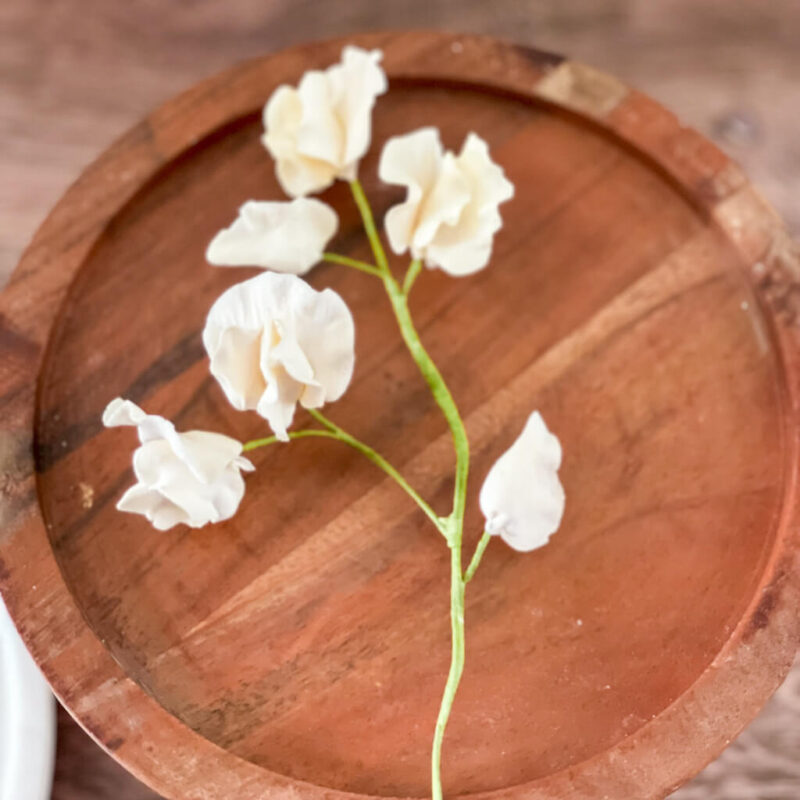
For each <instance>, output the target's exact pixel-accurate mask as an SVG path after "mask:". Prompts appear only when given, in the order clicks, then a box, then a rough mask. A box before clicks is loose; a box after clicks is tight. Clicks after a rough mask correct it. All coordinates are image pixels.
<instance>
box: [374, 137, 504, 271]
mask: <svg viewBox="0 0 800 800" xmlns="http://www.w3.org/2000/svg"><path fill="white" fill-rule="evenodd" d="M378 172H379V175H380V177H381V179H382V180H384V181H385V182H387V183H391V184H399V185H400V186H405V187H406V189H407V195H406V199H405V201H404V202H403V203H400V204H399V205H396V206H394V207H393V208H390V209H389V211H388V212H387V214H386V217H385V219H384V227H385V228H386V233H387V236H388V238H389V244H390V245H391V247H392V250H394V252H396V253H403V252H405V251H406V250H410V251H411V255H412V256H413V257H414V258H422V259H424V261H425V264H426V266H428V267H441V268H442V269H443V270H444V271H445V272H447V273H449V274H451V275H455V276H460V275H469V274H471V273H473V272H476V271H477V270H479V269H482V268H483V267H485V266H486V264H487V263H488V261H489V257H490V256H491V252H492V244H493V240H494V235H495V233H496V232H497V231H498V230H499V229H500V227H501V225H502V220H501V218H500V214H499V212H498V205H499V204H500V203H503V202H505V201H506V200H508V199H509V198H510V197H512V196H513V194H514V187H513V185H512V184H511V183H510V182H509V181H508V180H507V179H506V178H505V175H504V173H503V170H502V169H501V168H500V167H499V166H498V165H497V164H495V163H494V162H493V161H492V160H491V157H490V156H489V148H488V146H487V145H486V142H484V141H483V139H481V138H480V137H479V136H477V135H476V134H474V133H471V134H469V136H467V138H466V140H465V142H464V145H463V147H462V149H461V153H460V154H459V155H458V156H455V155H453V154H452V153H450V152H447V153H443V151H442V146H441V143H440V141H439V133H438V131H436V130H435V129H433V128H422V129H420V130H418V131H415V132H413V133H410V134H406V135H405V136H399V137H395V138H393V139H390V140H389V141H388V142H387V143H386V145H385V147H384V149H383V153H382V154H381V161H380V165H379V170H378Z"/></svg>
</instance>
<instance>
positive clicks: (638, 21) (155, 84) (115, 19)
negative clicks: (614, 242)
mask: <svg viewBox="0 0 800 800" xmlns="http://www.w3.org/2000/svg"><path fill="white" fill-rule="evenodd" d="M351 5H352V6H353V7H356V6H357V5H358V4H351ZM661 5H662V6H663V5H665V4H661ZM666 5H672V6H675V4H674V3H672V4H666ZM612 6H614V8H615V9H616V10H615V11H614V14H616V15H617V16H618V18H622V17H621V16H620V15H622V12H621V10H620V9H619V8H617V7H616V6H615V4H608V8H609V9H612ZM329 7H330V5H329ZM8 8H12V9H13V5H11V6H9V7H8ZM63 8H64V5H62V6H60V7H59V6H58V5H57V6H56V7H55V8H54V10H55V12H56V14H55V19H56V20H57V18H58V14H59V13H62V12H63ZM470 8H471V7H470ZM276 9H277V6H276ZM276 9H270V13H272V12H274V13H275V14H278V13H279V10H276ZM4 10H7V9H4ZM612 10H613V9H612ZM140 11H141V9H140ZM129 13H130V14H134V13H136V10H135V9H134V11H128V12H126V13H125V15H123V14H121V13H120V14H119V15H115V13H114V12H108V11H104V14H109V15H110V16H111V17H112V19H111V21H110V22H109V18H108V17H106V16H103V15H101V16H100V22H99V23H98V22H97V21H94V22H87V25H88V27H89V28H90V30H89V31H85V30H84V31H83V32H82V33H81V34H80V36H85V37H88V36H90V35H91V28H92V25H95V26H96V25H100V26H101V27H102V26H103V25H107V26H109V29H112V30H115V25H116V24H117V23H119V21H120V19H121V18H122V19H136V18H135V17H134V16H131V17H128V16H127V14H129ZM141 13H143V14H144V12H141ZM170 13H172V12H170ZM264 13H266V12H264ZM469 13H474V14H475V17H474V19H478V16H477V15H478V13H479V12H478V11H474V12H472V11H470V12H469ZM626 13H628V14H631V11H630V9H628V12H626ZM552 14H553V17H552V18H553V19H557V18H558V14H557V12H552ZM202 16H203V15H202V14H201V15H200V17H202ZM289 16H290V17H291V14H289ZM344 16H346V15H344ZM533 16H534V17H535V15H533ZM612 16H613V15H612ZM647 16H648V14H647V13H643V14H639V15H638V17H637V16H636V14H631V16H629V17H627V19H628V20H629V23H630V27H635V26H636V25H639V26H641V25H642V17H645V18H646V17H647ZM22 17H23V15H22V14H19V16H18V20H19V19H20V18H22ZM245 17H246V19H244V22H243V21H242V20H241V19H239V18H237V21H236V22H235V23H231V25H232V26H233V27H235V26H236V25H245V24H247V23H248V22H251V23H252V22H253V20H252V19H251V17H247V15H243V18H245ZM790 18H791V15H790ZM208 19H209V16H208V15H206V18H205V22H206V23H207V21H208ZM471 19H472V18H471V17H470V16H469V15H467V16H466V18H465V22H468V23H469V22H470V20H471ZM558 19H561V18H558ZM594 19H595V21H596V22H597V23H598V25H599V30H600V32H602V31H604V30H605V31H606V35H607V36H608V31H609V26H608V25H607V24H606V23H605V22H604V20H603V19H602V18H597V16H596V15H595V17H594ZM164 20H165V22H166V23H167V24H166V26H165V27H166V28H167V29H169V24H168V23H169V20H175V17H172V16H170V15H169V14H168V13H166V11H165V16H164ZM369 22H372V20H371V19H370V20H369V21H368V24H369ZM562 22H563V19H562ZM174 24H177V23H174ZM202 24H204V23H203V20H202V19H199V20H195V21H194V25H196V26H197V28H193V29H192V30H199V28H200V27H201V26H202ZM313 24H315V23H313V22H312V23H310V27H313ZM335 24H341V20H340V19H338V18H337V20H335ZM351 24H352V23H351ZM604 24H605V25H606V27H603V26H604ZM45 27H47V26H45ZM556 27H557V26H556ZM578 27H579V26H578ZM644 28H645V29H646V24H645V26H644ZM767 29H768V30H770V31H771V30H773V28H770V27H769V26H767ZM49 30H50V35H51V36H53V37H56V38H57V36H58V35H59V32H58V26H57V25H56V24H55V22H54V21H53V20H51V21H50V28H49ZM274 30H275V31H280V30H282V28H281V27H280V25H276V27H275V29H274ZM526 30H527V29H526ZM726 30H727V31H728V33H731V31H730V29H726ZM640 31H641V28H640ZM312 33H313V31H310V33H309V35H311V34H312ZM37 35H47V32H45V34H37ZM60 35H62V36H65V37H68V36H70V35H73V34H70V33H69V32H66V33H64V32H62V33H61V34H60ZM164 35H166V34H164V32H163V31H161V32H159V34H158V36H164ZM229 35H231V34H229ZM562 35H563V34H562ZM620 35H622V34H620ZM719 35H721V34H719ZM731 35H732V36H733V38H735V31H734V32H733V33H732V34H731ZM753 35H754V36H757V35H758V31H756V33H755V34H753ZM134 38H135V37H134ZM190 38H191V37H190ZM231 38H232V39H235V36H234V35H231ZM237 41H239V40H237ZM575 41H576V42H579V41H580V38H579V37H578V38H576V40H575ZM598 41H602V39H598ZM781 41H782V37H778V38H777V40H773V42H777V44H778V45H779V44H780V42H781ZM260 44H261V48H260V49H263V44H264V43H263V41H262V42H261V43H260ZM593 46H595V45H593ZM21 49H22V48H21V47H20V46H18V47H17V48H16V50H15V51H14V52H20V51H21ZM178 49H179V50H180V48H178ZM186 49H187V52H188V51H189V50H191V47H189V46H187V48H186ZM612 49H613V48H612ZM221 50H222V48H220V49H219V50H214V55H215V57H219V53H220V51H221ZM6 52H9V51H6ZM103 52H105V51H103ZM195 52H196V51H195ZM63 55H64V53H63V51H62V56H63ZM93 55H94V56H96V54H93V53H91V51H90V56H93ZM102 57H104V58H109V57H111V58H113V56H102ZM180 57H182V56H180V55H178V56H175V55H174V54H172V55H171V56H170V58H178V59H179V58H180ZM614 57H619V55H618V54H617V55H616V56H614ZM771 57H774V53H773V54H772V56H771ZM640 58H641V56H640ZM67 60H69V55H68V57H67ZM594 60H595V61H600V62H601V63H602V60H603V59H602V58H600V59H598V58H595V59H594ZM188 61H189V59H188V57H187V64H188ZM695 63H696V67H698V66H700V65H699V63H698V62H697V60H696V62H695ZM204 66H205V64H204ZM196 68H197V63H196V59H195V60H192V64H191V67H188V66H185V67H184V69H186V70H187V72H181V71H180V70H173V71H169V70H168V72H169V73H170V74H169V76H168V78H167V82H168V81H171V80H177V78H176V75H186V74H189V72H188V70H189V69H196ZM131 69H132V73H133V74H136V75H137V76H138V77H139V78H141V75H142V74H143V73H137V72H136V70H141V65H140V64H137V65H136V66H135V68H134V67H131ZM153 71H154V73H155V71H156V70H155V69H154V70H153ZM66 72H68V70H67V71H64V73H65V74H66ZM61 73H62V71H61V70H51V71H50V73H49V76H50V77H51V79H57V80H66V81H69V80H73V78H66V77H63V75H62V74H61ZM665 73H668V74H669V80H675V79H676V78H675V73H674V71H670V70H665ZM787 74H791V70H789V71H788V73H787ZM28 77H29V78H30V76H28ZM665 80H666V79H665ZM106 83H107V82H105V81H101V82H100V83H99V85H98V86H97V87H95V88H96V90H97V95H98V96H101V95H102V92H103V91H104V90H105V87H106ZM685 83H686V82H685V81H684V83H683V85H684V87H685ZM163 86H164V81H163V80H161V81H158V80H155V79H154V80H152V81H151V82H149V83H148V81H147V80H145V81H143V82H142V85H141V86H138V87H137V89H138V90H140V91H142V92H143V93H144V94H147V92H148V91H149V92H151V93H155V92H156V91H160V90H163ZM148 87H150V88H149V89H148ZM91 88H92V87H91V86H90V87H89V88H88V89H87V87H86V86H85V85H81V86H80V87H79V88H77V87H73V90H74V91H77V96H78V97H79V98H80V92H81V91H90V90H91ZM694 88H695V89H696V87H694ZM74 96H75V95H73V97H74ZM87 96H88V95H87ZM69 97H70V96H69V92H67V96H66V98H65V97H64V96H61V97H59V99H58V100H57V101H54V102H57V103H70V102H71V107H72V109H73V110H74V107H75V105H76V104H75V102H74V100H73V101H70V99H69ZM127 100H128V101H134V102H128V104H127V105H125V104H122V105H125V108H124V112H125V113H127V112H128V111H129V110H130V107H131V106H132V105H134V104H135V101H136V100H137V96H136V95H135V94H134V95H133V97H130V96H129V97H128V98H127ZM107 102H109V104H110V105H109V108H112V107H113V101H112V100H111V99H110V98H109V99H108V100H107ZM148 102H151V101H148ZM45 105H46V104H45ZM77 105H78V107H79V108H80V104H79V103H78V104H77ZM65 107H66V106H65ZM734 110H735V109H734ZM49 111H50V112H52V107H50V108H49ZM48 113H49V112H48ZM88 113H89V114H90V115H91V109H90V111H89V112H88ZM115 114H117V115H119V116H117V117H115ZM123 115H124V114H123V112H121V111H119V110H118V111H115V112H113V113H111V114H108V115H106V116H105V120H106V124H111V123H109V120H113V119H117V118H122V116H123ZM11 116H12V115H9V117H11ZM67 116H68V117H69V115H67ZM9 117H7V119H8V118H9ZM740 117H741V115H740ZM740 117H737V119H740ZM87 118H89V117H87ZM743 119H745V123H747V117H746V115H745V117H743ZM723 121H724V120H723ZM733 121H734V123H735V124H734V127H733V129H731V128H730V126H729V125H728V126H722V127H721V128H720V131H721V132H722V133H723V134H724V135H725V136H726V137H727V136H731V135H734V134H735V136H739V135H740V134H741V133H742V131H745V129H748V125H747V124H745V125H744V127H743V128H742V127H741V126H738V123H737V122H736V120H735V119H734V120H733ZM728 122H729V123H730V122H731V120H730V119H729V120H728ZM737 126H738V127H737ZM77 127H78V129H80V123H78V125H77ZM756 127H758V126H756ZM740 128H741V130H740ZM98 129H99V130H100V131H102V126H98ZM98 129H94V128H93V130H92V134H93V135H97V136H98V137H99V136H100V133H98ZM726 131H727V133H726ZM736 131H739V133H736ZM62 133H63V131H62ZM67 133H68V131H67ZM751 133H752V131H751ZM37 135H38V136H42V137H45V138H43V139H42V140H41V141H40V145H42V144H43V145H44V146H45V147H46V145H47V140H46V137H47V136H51V135H52V130H49V131H45V130H40V129H39V128H38V127H37V128H36V130H35V131H34V130H33V129H32V128H31V129H29V131H28V132H27V134H26V133H25V131H24V126H23V134H22V135H21V136H20V135H19V134H17V136H19V140H20V141H21V140H23V139H24V140H26V143H27V144H28V145H29V146H31V145H30V144H29V143H30V142H34V143H35V142H36V141H37V138H36V137H37ZM742 135H744V134H742ZM750 135H751V134H746V135H744V139H745V140H747V137H748V136H750ZM735 136H734V138H735ZM67 138H68V137H67ZM89 140H90V141H91V137H89ZM12 141H14V139H13V136H12ZM62 144H63V142H60V143H58V145H57V146H61V145H62ZM749 144H750V146H753V145H754V142H753V141H750V143H749ZM756 144H757V141H756ZM747 146H748V142H747V141H744V143H743V147H744V150H745V152H748V151H747ZM773 148H774V144H773ZM67 149H68V148H67ZM754 149H755V150H757V148H755V147H754ZM79 151H80V148H79V147H76V148H74V149H73V150H72V151H71V152H72V154H73V156H74V154H75V153H76V152H79ZM54 152H56V151H54ZM64 152H67V151H66V150H65V151H64ZM67 155H69V153H67ZM773 155H774V150H773ZM64 160H68V159H64ZM790 161H791V159H788V158H787V159H786V162H785V163H787V164H788V163H790ZM10 167H11V165H10ZM35 168H36V172H37V175H40V176H42V177H41V179H42V180H45V181H54V180H55V178H54V175H57V174H58V173H57V171H53V170H44V169H42V167H41V164H38V165H35ZM13 169H15V170H22V171H23V172H24V170H30V171H31V173H32V172H33V170H34V166H33V165H31V164H30V163H28V162H27V160H26V159H15V164H14V165H13ZM24 180H25V179H24V177H23V178H22V179H20V180H17V181H15V182H14V184H15V185H19V184H20V183H23V182H24ZM776 184H777V181H776ZM26 186H27V184H26ZM243 188H244V187H243ZM28 191H29V192H30V194H31V195H32V196H34V197H37V194H36V185H35V183H33V184H32V185H31V186H29V188H28ZM43 194H44V192H40V193H39V195H38V197H42V195H43ZM18 199H19V198H18V197H15V202H17V201H18ZM778 199H780V198H779V197H778ZM20 213H22V214H23V216H24V210H23V212H20ZM226 213H227V212H226ZM219 214H220V220H221V219H222V216H223V213H222V204H221V205H220V211H219ZM28 218H29V219H30V218H31V215H30V214H29V215H28ZM689 221H690V218H687V219H686V221H685V222H684V223H681V224H686V225H688V224H689ZM675 224H676V225H678V224H679V223H678V221H677V220H676V221H675ZM676 230H681V228H680V226H679V227H678V228H677V229H676ZM687 230H688V229H687ZM3 233H4V235H6V239H5V241H6V247H7V250H8V252H10V253H11V254H12V257H13V253H14V249H15V247H17V246H18V245H15V244H14V241H15V239H14V237H15V236H16V237H20V236H21V235H24V227H23V228H22V231H21V230H20V227H19V226H17V225H14V226H9V232H8V233H6V231H4V232H3ZM17 241H20V240H19V238H18V239H17ZM656 250H657V247H656ZM343 291H344V290H343ZM53 441H55V440H53ZM57 447H58V445H54V449H57ZM60 764H63V762H60ZM59 770H60V777H59V783H58V784H57V786H61V787H64V788H63V789H62V788H57V790H56V793H57V794H56V796H58V792H64V794H63V796H64V797H69V796H75V797H79V796H87V797H90V796H102V795H97V794H94V795H92V794H86V793H84V794H77V792H80V791H84V792H90V791H92V790H91V789H90V788H89V789H86V790H81V789H80V788H73V789H70V788H69V785H70V781H71V782H72V784H73V787H75V786H76V785H77V784H76V779H75V777H73V778H71V779H67V778H64V777H63V776H64V775H65V774H66V775H69V774H71V775H73V776H76V775H80V774H81V771H80V770H73V771H71V772H70V771H69V770H67V771H66V772H65V770H64V768H63V766H60V767H59ZM95 772H96V773H97V774H99V772H98V771H95ZM131 785H132V784H131ZM70 791H74V792H76V794H74V795H69V794H68V793H69V792H70ZM97 791H100V790H97ZM119 791H120V790H119V789H115V793H119ZM130 791H131V792H132V794H131V796H141V795H137V794H135V793H136V792H139V791H144V790H138V789H134V788H131V790H130ZM145 796H146V795H145Z"/></svg>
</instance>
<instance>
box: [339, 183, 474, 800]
mask: <svg viewBox="0 0 800 800" xmlns="http://www.w3.org/2000/svg"><path fill="white" fill-rule="evenodd" d="M350 188H351V190H352V192H353V198H354V200H355V202H356V205H357V206H358V209H359V211H360V212H361V218H362V220H363V222H364V230H365V231H366V233H367V238H368V239H369V242H370V246H371V247H372V252H373V255H374V257H375V263H376V264H377V267H378V269H379V270H380V272H381V276H382V277H383V285H384V288H385V289H386V294H387V295H388V297H389V301H390V302H391V304H392V310H393V311H394V315H395V318H396V319H397V324H398V326H399V327H400V333H401V335H402V337H403V341H404V342H405V343H406V347H407V348H408V351H409V353H411V357H412V358H413V359H414V361H415V362H416V364H417V367H418V368H419V371H420V372H421V373H422V376H423V378H425V382H426V383H427V384H428V386H429V388H430V390H431V393H432V394H433V397H434V400H435V401H436V403H437V404H438V406H439V408H440V409H441V410H442V413H443V414H444V416H445V419H446V420H447V424H448V426H449V427H450V434H451V436H452V437H453V446H454V448H455V454H456V474H455V488H454V490H453V511H452V514H451V515H450V516H449V517H447V518H446V519H445V520H442V523H443V525H442V526H441V527H440V530H443V532H444V533H445V536H446V538H447V542H448V544H449V546H450V622H451V628H452V653H451V659H450V671H449V674H448V676H447V683H446V685H445V690H444V694H443V696H442V704H441V707H440V709H439V717H438V719H437V721H436V729H435V731H434V737H433V747H432V750H431V793H432V796H433V800H442V779H441V762H442V743H443V741H444V733H445V729H446V727H447V721H448V719H449V718H450V711H451V709H452V707H453V700H454V699H455V696H456V691H457V690H458V684H459V682H460V680H461V675H462V673H463V671H464V652H465V651H464V591H465V587H466V580H465V577H464V575H463V573H462V569H463V567H462V563H461V541H462V536H463V529H464V511H465V508H466V501H467V480H468V477H469V440H468V439H467V432H466V429H465V427H464V422H463V420H462V419H461V415H460V414H459V411H458V407H457V406H456V403H455V400H454V399H453V396H452V394H451V393H450V389H449V388H448V387H447V384H446V383H445V380H444V378H443V377H442V374H441V372H439V369H438V367H437V366H436V364H435V363H434V361H433V359H432V358H431V357H430V355H429V354H428V352H427V351H426V350H425V348H424V347H423V345H422V341H421V340H420V338H419V333H418V332H417V329H416V328H415V326H414V321H413V319H412V317H411V312H410V310H409V307H408V293H409V291H410V290H411V287H412V286H413V284H414V281H415V280H416V278H417V277H418V275H419V273H420V270H421V268H422V264H421V262H419V261H418V260H415V261H412V263H411V265H410V266H409V269H408V272H407V273H406V277H405V280H404V281H403V286H402V288H401V287H400V285H399V284H398V282H397V281H396V280H395V278H394V276H393V275H392V273H391V270H390V269H389V262H388V259H387V258H386V253H385V251H384V249H383V244H382V243H381V239H380V236H379V235H378V231H377V228H376V227H375V220H374V218H373V216H372V210H371V209H370V206H369V201H368V200H367V198H366V195H365V194H364V190H363V188H362V187H361V184H360V183H359V181H358V180H354V181H352V182H351V183H350ZM484 549H485V545H484ZM481 555H482V552H481ZM475 567H476V568H477V564H476V565H475ZM473 572H474V570H473ZM470 577H471V576H470Z"/></svg>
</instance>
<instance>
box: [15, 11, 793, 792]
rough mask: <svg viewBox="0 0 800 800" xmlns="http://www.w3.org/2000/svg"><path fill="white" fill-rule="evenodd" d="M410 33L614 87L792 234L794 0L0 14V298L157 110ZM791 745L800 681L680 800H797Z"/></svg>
mask: <svg viewBox="0 0 800 800" xmlns="http://www.w3.org/2000/svg"><path fill="white" fill-rule="evenodd" d="M411 27H434V28H449V29H453V30H462V31H468V32H473V31H474V32H482V33H489V34H494V35H498V36H505V37H508V38H513V39H516V40H518V41H521V42H525V43H529V44H534V45H536V46H537V47H540V48H542V49H547V50H554V51H558V52H562V53H566V54H568V55H570V56H571V57H573V58H576V59H579V60H583V61H586V62H589V63H591V64H594V65H595V66H598V67H600V68H602V69H605V70H607V71H609V72H613V73H615V74H616V75H618V76H619V77H621V78H622V79H624V80H626V81H627V82H629V83H631V84H633V85H636V86H637V87H639V88H642V89H644V90H645V91H647V92H649V93H650V94H651V95H653V96H654V97H656V98H657V99H659V100H660V101H662V102H663V103H664V104H666V105H667V106H669V107H671V108H672V109H673V110H675V111H676V112H678V114H679V115H680V116H681V117H682V118H683V119H684V121H686V122H687V123H689V124H691V125H693V126H694V127H696V128H698V129H699V130H700V131H702V132H703V133H705V134H706V135H708V136H710V137H712V138H713V139H715V140H716V141H717V142H718V143H719V144H720V145H721V146H722V147H723V148H724V149H726V150H727V151H728V152H730V153H731V154H732V155H734V157H736V158H737V159H738V160H739V161H740V162H741V163H742V164H743V166H744V167H745V169H746V171H747V172H748V174H749V176H750V177H751V178H752V180H753V181H754V182H755V183H756V185H758V186H760V188H761V189H762V191H763V192H764V193H765V194H766V195H767V197H769V198H770V200H771V201H772V202H773V203H774V204H775V205H776V206H777V208H778V209H779V211H780V212H781V213H782V215H783V216H784V218H785V219H786V221H787V222H788V224H789V226H790V228H791V229H792V230H793V231H794V232H795V233H798V232H800V201H798V196H800V195H799V193H798V189H799V188H800V117H799V116H798V114H800V88H799V87H800V46H798V42H800V2H799V1H798V0H770V2H769V3H766V2H753V0H724V2H722V0H492V2H490V1H489V0H404V1H403V2H391V3H390V2H388V0H384V2H378V0H224V1H223V0H171V2H164V0H2V2H0V175H2V180H0V283H5V280H6V279H7V277H8V275H9V274H10V272H11V270H12V269H13V267H14V265H15V264H16V262H17V260H18V258H19V255H20V253H21V251H22V249H23V247H24V246H25V244H26V242H27V241H28V239H29V238H30V236H31V234H32V233H33V231H34V230H35V228H36V226H37V225H38V224H39V223H40V222H41V221H42V219H43V218H44V216H45V215H46V213H47V211H48V209H49V208H50V207H51V206H52V205H53V204H54V203H55V201H56V200H57V199H58V197H59V196H60V195H61V193H62V192H63V191H64V189H65V188H66V187H67V186H68V184H69V183H70V182H71V181H72V180H73V179H74V178H75V177H76V176H77V175H78V173H79V172H80V170H81V169H82V168H83V167H84V166H85V165H86V164H87V163H88V162H89V161H90V160H92V159H93V158H94V157H95V156H97V155H98V154H99V153H100V152H101V151H102V150H103V149H104V148H105V147H106V146H107V145H108V144H110V142H111V141H112V140H113V139H114V138H115V137H117V136H118V135H119V134H120V133H122V132H123V131H124V130H125V129H127V128H128V127H129V126H130V125H132V124H133V123H134V122H136V121H137V120H138V119H139V118H140V117H141V116H143V115H144V114H145V113H146V112H147V111H148V110H150V109H151V108H152V107H153V106H154V105H157V104H158V103H160V102H162V101H163V100H165V99H167V98H168V97H170V96H171V95H173V94H175V93H176V92H178V91H180V90H182V89H184V88H186V87H188V86H189V85H191V84H192V83H194V82H195V81H197V80H198V79H200V78H202V77H205V76H207V75H209V74H212V73H214V72H217V71H218V70H220V69H222V68H224V67H227V66H229V65H230V64H232V63H234V62H236V61H238V60H241V59H244V58H248V57H251V56H256V55H260V54H262V53H264V52H265V51H269V50H274V49H278V48H281V47H285V46H288V45H291V44H293V43H296V42H300V41H303V40H308V39H313V38H321V37H326V36H333V35H336V34H344V33H347V32H350V31H356V30H364V29H379V28H411ZM798 729H800V667H796V669H795V671H794V672H793V673H792V675H791V676H790V679H789V681H787V683H786V685H785V686H784V688H783V689H782V690H781V691H780V692H779V693H778V695H776V697H775V698H774V699H773V701H772V702H771V704H770V705H769V706H768V707H767V709H766V710H765V711H764V713H763V714H762V715H761V717H759V719H758V720H757V721H756V722H755V723H754V724H753V725H752V726H751V728H750V729H748V731H746V732H745V734H743V736H742V737H740V739H738V740H737V742H736V743H735V744H734V745H733V746H732V747H731V748H729V749H728V751H726V754H725V755H724V756H723V757H722V758H721V759H720V760H719V761H717V762H716V763H715V764H713V765H712V766H711V767H710V768H709V769H708V770H706V772H705V773H703V774H702V775H701V776H700V777H699V778H698V779H696V780H695V781H694V782H693V783H692V784H690V785H689V786H688V787H686V788H684V789H683V790H681V791H680V792H678V793H677V794H676V795H674V798H675V800H679V799H680V800H756V798H759V800H797V798H798V797H800V766H798V763H797V762H800V731H798ZM795 731H798V732H795ZM58 735H59V744H58V758H57V766H56V777H55V786H54V790H53V800H100V798H102V799H103V800H105V799H106V798H114V800H152V799H153V798H155V797H156V796H155V795H154V794H153V793H152V792H150V791H148V790H147V789H146V788H145V787H143V786H141V784H139V783H137V782H136V781H135V780H134V779H133V778H131V777H130V776H128V775H127V774H126V773H125V772H124V771H123V770H122V769H121V768H120V767H118V766H117V765H116V764H115V763H114V762H112V761H111V760H110V759H109V758H107V757H106V756H105V755H104V754H103V753H101V751H100V750H99V749H98V748H96V747H95V746H94V745H93V744H92V743H91V741H90V740H89V739H88V738H87V737H86V736H85V735H84V734H83V733H82V731H80V729H79V728H78V727H77V726H76V725H75V724H74V723H72V722H71V720H70V719H69V718H68V716H67V715H66V714H64V713H63V712H61V713H60V717H59V732H58ZM631 800H633V799H631Z"/></svg>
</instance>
